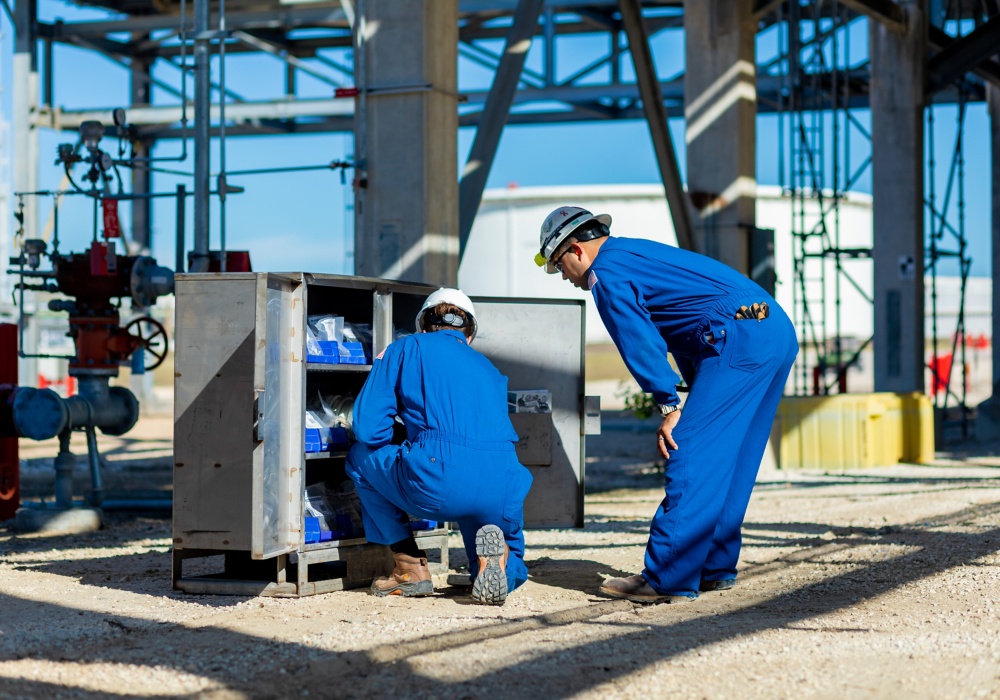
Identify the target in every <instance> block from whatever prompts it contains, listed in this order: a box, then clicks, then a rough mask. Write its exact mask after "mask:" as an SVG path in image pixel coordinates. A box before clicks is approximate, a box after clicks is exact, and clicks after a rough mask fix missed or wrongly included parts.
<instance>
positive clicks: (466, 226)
mask: <svg viewBox="0 0 1000 700" xmlns="http://www.w3.org/2000/svg"><path fill="white" fill-rule="evenodd" d="M544 4H545V1H544V0H521V2H519V3H518V5H517V9H516V10H515V12H514V21H513V22H512V23H511V25H510V31H509V32H508V34H507V42H506V44H505V46H504V52H503V56H502V57H501V59H500V65H499V66H497V70H496V73H495V74H494V76H493V85H492V87H490V92H489V95H488V96H487V98H486V106H485V107H484V108H483V113H482V116H481V117H480V120H479V127H478V128H477V129H476V138H475V140H474V141H473V142H472V149H471V150H470V151H469V158H468V160H467V161H466V164H465V169H464V170H463V171H462V180H461V183H460V184H459V191H458V230H459V241H458V243H459V260H461V256H462V255H463V254H464V253H465V247H466V245H467V244H468V242H469V235H470V234H471V233H472V222H473V221H474V220H475V218H476V213H477V212H478V211H479V202H480V201H481V200H482V197H483V190H485V189H486V180H487V179H488V178H489V175H490V169H491V168H492V167H493V159H494V158H495V157H496V152H497V146H498V145H499V144H500V135H501V134H502V133H503V127H504V124H506V123H507V116H508V115H509V114H510V107H511V105H512V104H513V102H514V94H515V93H516V92H517V84H518V82H519V81H520V78H521V71H522V69H523V68H524V60H525V58H527V56H528V50H529V49H530V48H531V38H532V37H533V36H534V35H535V31H536V29H537V27H538V18H539V15H540V14H541V10H542V5H544Z"/></svg>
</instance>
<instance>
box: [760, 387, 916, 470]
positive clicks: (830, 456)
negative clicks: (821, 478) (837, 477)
mask: <svg viewBox="0 0 1000 700" xmlns="http://www.w3.org/2000/svg"><path fill="white" fill-rule="evenodd" d="M777 423H778V425H779V426H780V431H781V446H780V449H779V467H780V468H781V469H821V470H823V471H846V470H849V469H864V468H869V467H882V466H888V465H890V464H896V463H898V462H901V461H905V462H929V461H930V460H932V459H933V458H934V417H933V411H932V409H931V402H930V399H929V398H928V397H926V396H924V395H922V394H918V393H913V394H891V393H876V394H838V395H836V396H805V397H800V396H792V397H786V398H784V399H782V400H781V405H780V406H779V408H778V421H777Z"/></svg>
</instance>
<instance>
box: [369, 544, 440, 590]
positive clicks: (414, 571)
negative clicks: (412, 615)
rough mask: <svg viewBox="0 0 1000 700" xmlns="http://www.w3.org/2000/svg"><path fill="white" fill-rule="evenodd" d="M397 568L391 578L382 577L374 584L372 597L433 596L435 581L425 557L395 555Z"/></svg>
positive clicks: (393, 556)
mask: <svg viewBox="0 0 1000 700" xmlns="http://www.w3.org/2000/svg"><path fill="white" fill-rule="evenodd" d="M392 558H393V559H394V560H395V561H396V566H395V567H394V568H393V570H392V574H391V575H390V576H381V577H379V578H377V579H375V580H374V581H373V582H372V589H371V590H372V595H376V596H378V597H379V598H384V597H385V596H389V595H401V596H406V597H408V598H410V597H416V596H424V595H432V594H433V593H434V581H433V580H432V579H431V570H430V569H429V568H428V567H427V559H426V558H425V557H411V556H410V555H409V554H396V553H393V555H392Z"/></svg>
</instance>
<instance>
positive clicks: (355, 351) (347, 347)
mask: <svg viewBox="0 0 1000 700" xmlns="http://www.w3.org/2000/svg"><path fill="white" fill-rule="evenodd" d="M340 364H342V365H366V364H368V358H367V357H366V355H365V348H364V346H363V345H362V344H361V343H352V342H345V343H341V344H340Z"/></svg>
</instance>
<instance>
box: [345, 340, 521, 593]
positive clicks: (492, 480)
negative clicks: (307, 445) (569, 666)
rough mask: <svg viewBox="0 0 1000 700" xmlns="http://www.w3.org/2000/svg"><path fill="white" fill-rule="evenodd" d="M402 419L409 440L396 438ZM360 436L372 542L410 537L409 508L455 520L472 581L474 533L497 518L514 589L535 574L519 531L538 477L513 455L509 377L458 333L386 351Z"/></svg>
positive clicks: (362, 491)
mask: <svg viewBox="0 0 1000 700" xmlns="http://www.w3.org/2000/svg"><path fill="white" fill-rule="evenodd" d="M397 415H398V416H399V417H400V419H401V420H402V421H403V424H404V425H405V426H406V436H407V439H406V441H405V442H403V444H402V445H393V444H391V443H390V441H391V440H392V433H393V429H392V428H393V421H394V418H395V417H396V416H397ZM354 436H355V438H357V443H356V444H355V445H354V446H353V447H352V448H351V450H350V452H349V453H348V456H347V473H348V475H349V476H350V477H351V479H352V480H353V481H354V483H355V485H356V486H357V491H358V495H359V496H360V498H361V507H362V518H363V519H364V524H365V537H366V538H367V539H368V541H369V542H375V543H379V544H393V543H395V542H399V541H401V540H404V539H406V538H407V537H409V535H410V527H409V518H408V517H407V514H410V515H415V516H418V517H421V518H428V519H430V520H443V521H448V522H455V523H458V525H459V527H460V528H461V531H462V539H463V540H464V542H465V551H466V553H467V554H468V556H469V573H470V574H471V575H472V576H473V577H475V575H476V573H477V566H478V559H477V557H476V531H477V530H478V529H479V528H480V527H482V526H483V525H486V524H493V525H496V526H498V527H499V528H500V529H501V530H502V531H503V534H504V539H505V540H506V541H507V545H508V546H509V547H510V556H509V558H508V561H507V590H508V591H513V590H514V589H515V588H517V587H518V586H520V585H521V584H522V583H524V582H525V581H526V580H527V579H528V570H527V568H526V567H525V565H524V534H523V532H522V527H523V525H524V497H525V496H526V495H527V494H528V489H529V488H530V487H531V480H532V478H531V473H530V472H529V471H528V470H527V469H526V468H525V467H523V466H522V465H521V463H520V462H518V460H517V455H516V454H515V452H514V443H515V442H516V441H517V440H518V436H517V433H516V432H514V428H513V426H512V425H511V422H510V417H509V416H508V415H507V377H505V376H504V375H502V374H500V372H499V371H498V370H497V369H496V367H494V366H493V365H492V364H491V363H490V361H489V360H487V359H486V358H485V357H484V356H483V355H482V354H480V353H479V352H477V351H476V350H474V349H473V348H472V347H470V346H469V344H468V343H467V342H466V340H465V336H464V335H463V334H462V333H461V332H460V331H452V330H440V331H434V332H432V333H419V334H416V335H411V336H407V337H405V338H402V339H400V340H397V341H396V342H394V343H392V344H391V345H390V346H389V347H388V348H386V350H385V353H384V354H383V355H382V357H381V359H376V360H375V361H374V363H373V366H372V370H371V372H370V373H369V375H368V379H367V380H366V381H365V385H364V387H363V388H362V389H361V393H360V394H359V395H358V398H357V400H356V401H355V403H354Z"/></svg>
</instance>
